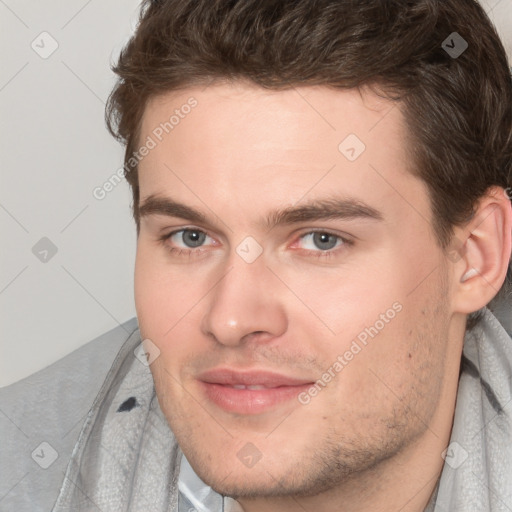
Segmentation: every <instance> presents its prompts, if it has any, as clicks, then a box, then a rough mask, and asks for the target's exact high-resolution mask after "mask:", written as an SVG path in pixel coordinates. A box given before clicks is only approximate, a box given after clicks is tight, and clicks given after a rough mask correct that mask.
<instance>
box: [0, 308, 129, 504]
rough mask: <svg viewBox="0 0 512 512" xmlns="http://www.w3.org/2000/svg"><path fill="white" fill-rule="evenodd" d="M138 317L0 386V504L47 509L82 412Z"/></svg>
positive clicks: (60, 480) (53, 495) (61, 478)
mask: <svg viewBox="0 0 512 512" xmlns="http://www.w3.org/2000/svg"><path fill="white" fill-rule="evenodd" d="M137 335H138V325H137V319H136V318H132V319H131V320H128V321H127V322H125V323H124V324H121V325H119V326H118V327H116V328H114V329H112V330H111V331H108V332H106V333H104V334H102V335H101V336H99V337H97V338H96V339H94V340H92V341H90V342H89V343H87V344H85V345H84V346H82V347H80V348H79V349H77V350H75V351H74V352H72V353H71V354H69V355H67V356H66V357H64V358H62V359H60V360H59V361H57V362H55V363H53V364H52V365H50V366H48V367H46V368H44V369H42V370H40V371H39V372H37V373H34V374H33V375H30V376H28V377H26V378H25V379H22V380H20V381H18V382H15V383H14V384H11V385H10V386H6V387H4V388H1V389H0V430H1V432H2V437H3V442H2V443H0V459H1V460H2V463H3V465H4V467H9V471H8V472H2V478H1V479H0V509H2V510H31V511H39V510H41V511H43V510H44V511H47V510H50V509H51V508H52V506H53V504H54V502H55V499H56V498H57V495H58V492H59V489H60V485H61V483H62V480H63V477H64V472H65V470H66V466H67V463H68V461H69V458H70V456H71V452H72V450H73V447H74V445H75V442H76V440H77V437H78V434H79V433H80V429H81V426H82V424H83V422H84V420H85V417H86V415H87V413H88V411H89V409H90V408H91V406H92V403H93V402H94V399H95V397H96V395H97V394H98V392H99V390H100V388H101V386H102V384H103V381H104V380H105V377H106V375H107V373H108V371H109V369H110V368H111V366H112V364H113V362H114V360H115V358H116V355H117V354H118V352H119V350H120V349H121V347H122V346H123V345H124V344H125V343H127V342H128V341H129V340H130V338H131V341H130V343H133V339H134V338H137V337H138V336H137Z"/></svg>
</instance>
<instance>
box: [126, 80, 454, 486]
mask: <svg viewBox="0 0 512 512" xmlns="http://www.w3.org/2000/svg"><path fill="white" fill-rule="evenodd" d="M191 97H193V98H194V100H190V98H191ZM194 101H196V102H197V104H195V106H194V107H193V108H183V105H186V104H187V103H188V104H191V102H194ZM392 107H393V106H392V104H390V103H388V102H386V101H384V100H379V99H378V98H377V97H376V96H373V95H372V94H371V93H365V94H364V95H363V96H361V95H360V94H359V93H358V92H357V91H354V90H351V91H340V90H336V91H335V90H332V89H328V88H322V87H314V88H298V89H293V90H287V91H280V92H275V91H272V92H270V91H265V90H263V89H259V88H256V87H252V86H248V85H242V84H237V85H221V84H216V85H213V86H210V87H207V88H205V89H201V88H190V89H187V90H183V91H180V92H174V93H170V94H167V95H165V96H162V97H159V98H155V99H153V100H152V101H150V103H149V104H148V105H147V108H146V111H145V114H144V117H143V122H142V130H141V135H140V143H141V144H144V143H146V142H147V140H148V139H147V137H148V136H149V137H151V138H152V139H153V140H154V142H155V143H156V145H155V147H154V148H152V149H150V151H149V154H148V155H147V156H146V157H145V158H144V159H143V160H142V161H141V163H140V165H139V171H140V178H139V179H140V196H141V201H140V206H141V207H142V214H143V215H142V217H141V225H140V235H139V238H138V247H137V263H136V276H135V278H136V285H135V286H136V290H135V293H136V306H137V315H138V319H139V325H140V329H141V334H142V336H143V339H145V338H149V339H150V340H151V341H152V343H154V345H156V346H157V347H158V349H159V350H160V355H159V357H158V358H157V359H156V360H155V361H154V362H153V363H152V365H151V370H152V373H153V376H154V380H155V386H156V391H157V395H158V400H159V403H160V406H161V408H162V411H163V412H164V414H165V416H166V418H167V420H168V422H169V424H170V426H171V428H172V430H173V432H174V433H175V435H176V437H177V440H178V442H179V444H180V446H181V448H182V450H183V452H184V453H185V455H186V457H187V458H188V459H189V461H190V463H191V464H192V466H193V467H194V469H195V470H196V472H197V473H198V475H199V476H200V477H201V478H202V479H203V480H204V481H205V482H206V483H208V484H209V485H211V486H212V487H213V488H214V489H215V490H217V491H218V492H222V493H223V494H228V495H231V496H271V495H303V496H306V495H313V494H316V493H318V492H320V491H322V490H327V489H328V488H331V487H333V486H335V485H336V484H338V483H340V482H342V481H343V480H344V479H346V478H348V476H349V475H351V474H356V475H357V474H362V473H364V472H365V471H367V470H372V469H375V468H377V467H379V465H380V464H381V463H382V462H383V461H385V460H387V459H389V458H393V457H394V456H395V455H397V454H398V453H402V451H403V450H407V449H411V447H413V446H414V445H416V444H417V443H420V442H425V441H426V442H427V443H428V438H429V436H436V433H435V432H433V430H432V428H430V427H431V421H433V418H436V414H438V411H439V407H440V404H441V402H442V400H444V398H442V390H443V385H444V384H443V377H444V376H445V375H446V374H447V373H449V372H448V371H447V369H448V364H449V363H447V361H453V357H452V356H453V352H451V351H452V350H455V349H452V348H450V345H449V344H448V343H447V341H448V338H449V331H450V317H451V311H450V303H449V292H450V286H449V280H448V279H447V276H448V271H447V268H448V267H447V264H446V262H445V259H444V258H443V255H442V252H441V251H440V249H439V248H438V246H437V244H436V242H435V238H434V235H433V232H432V227H431V225H432V215H431V212H430V206H429V200H428V196H427V190H426V187H425V185H424V184H423V183H422V182H421V181H419V180H418V179H417V178H415V177H413V176H412V175H411V174H410V172H409V169H408V160H407V157H406V155H405V148H404V145H405V127H404V125H403V118H402V113H401V112H400V109H399V108H398V107H394V108H392ZM176 109H178V111H179V112H180V114H181V115H180V116H179V121H178V122H176V119H174V120H173V128H172V129H169V126H167V131H168V132H169V133H168V134H166V133H165V130H164V131H163V134H162V128H161V123H165V122H166V121H168V120H169V118H170V117H171V116H172V115H173V114H175V110H176ZM159 126H160V130H158V127H159ZM155 130H156V131H155ZM155 133H156V134H157V135H158V137H157V136H155ZM351 134H352V135H351ZM162 135H163V136H162ZM347 137H348V139H347ZM160 138H161V139H162V140H161V141H160V140H159V139H160ZM362 144H364V145H365V148H364V147H363V145H362ZM149 145H150V146H153V144H151V143H150V144H149ZM148 198H151V199H152V200H153V203H152V204H150V202H149V201H148ZM155 199H159V200H160V202H159V203H155V202H154V200H155ZM165 199H167V200H169V201H172V204H168V205H167V206H166V207H165V208H163V207H162V206H163V205H164V200H165ZM177 203H179V205H178V204H177ZM192 210H193V211H195V212H196V213H197V215H196V214H193V213H192ZM158 212H159V213H158ZM172 233H174V234H172ZM166 235H169V237H168V238H167V239H164V237H165V236H166ZM160 239H162V240H160ZM336 363H338V364H336ZM450 368H452V367H451V366H450ZM217 370H218V371H217ZM268 372H271V373H272V374H274V375H270V376H269V374H268ZM315 382H316V385H315ZM452 382H453V378H452ZM249 385H251V386H256V387H255V388H252V389H251V388H247V386H249ZM262 386H263V388H262ZM315 390H316V391H315ZM452 398H453V397H451V398H450V399H452ZM429 425H430V427H429Z"/></svg>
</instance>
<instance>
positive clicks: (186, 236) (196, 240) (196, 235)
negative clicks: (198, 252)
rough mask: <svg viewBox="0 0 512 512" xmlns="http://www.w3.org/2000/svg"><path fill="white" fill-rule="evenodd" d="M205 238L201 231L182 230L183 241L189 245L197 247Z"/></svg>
mask: <svg viewBox="0 0 512 512" xmlns="http://www.w3.org/2000/svg"><path fill="white" fill-rule="evenodd" d="M205 238H206V235H205V234H204V233H202V232H201V231H184V232H183V235H182V239H183V243H184V244H185V245H188V246H189V247H199V246H200V245H201V244H202V243H203V242H204V239H205Z"/></svg>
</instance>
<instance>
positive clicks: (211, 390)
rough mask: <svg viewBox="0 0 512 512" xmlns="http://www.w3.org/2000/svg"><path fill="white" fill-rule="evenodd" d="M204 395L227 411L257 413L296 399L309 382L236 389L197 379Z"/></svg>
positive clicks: (309, 385)
mask: <svg viewBox="0 0 512 512" xmlns="http://www.w3.org/2000/svg"><path fill="white" fill-rule="evenodd" d="M199 383H200V384H201V387H202V388H203V390H204V392H205V394H206V396H207V397H208V398H209V399H210V401H212V402H213V403H215V404H216V405H218V406H219V407H221V408H222V409H224V410H225V411H227V412H233V413H237V414H259V413H262V412H265V411H267V410H269V409H272V408H273V407H275V406H277V405H279V404H282V403H284V402H288V401H290V400H293V399H297V396H298V395H299V394H300V393H302V392H303V391H306V390H307V389H309V388H310V387H311V386H312V384H313V383H311V384H303V385H300V386H281V387H278V388H267V389H236V388H233V387H231V386H224V385H222V384H212V383H210V382H202V381H199Z"/></svg>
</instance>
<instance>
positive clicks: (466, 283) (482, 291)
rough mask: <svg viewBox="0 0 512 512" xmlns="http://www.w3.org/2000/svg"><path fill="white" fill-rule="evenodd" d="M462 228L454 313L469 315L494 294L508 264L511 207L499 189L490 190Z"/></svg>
mask: <svg viewBox="0 0 512 512" xmlns="http://www.w3.org/2000/svg"><path fill="white" fill-rule="evenodd" d="M463 231H464V233H465V237H464V238H465V240H466V241H465V243H464V248H463V250H462V251H461V254H462V257H461V260H460V261H458V262H457V263H456V265H455V267H454V272H455V277H456V283H457V284H456V290H455V293H454V296H453V299H454V301H455V303H454V310H455V311H456V312H459V313H464V314H469V313H472V312H474V311H477V310H479V309H480V308H482V307H484V306H486V305H487V304H488V303H489V302H490V301H491V300H492V299H493V298H494V297H495V296H496V294H497V293H498V291H499V290H500V288H501V287H502V285H503V283H504V281H505V277H506V274H507V269H508V266H509V264H510V257H511V250H512V249H511V246H512V242H511V239H512V206H511V203H510V199H509V198H508V196H507V195H506V194H505V193H504V190H503V189H502V188H499V187H492V188H491V189H489V191H488V192H487V193H486V195H485V196H483V197H482V199H481V200H480V202H479V205H478V208H477V211H476V212H475V215H474V217H473V219H472V220H471V221H470V222H469V223H468V225H467V226H465V228H464V230H463ZM458 236H459V237H461V236H462V235H461V234H459V235H458Z"/></svg>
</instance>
